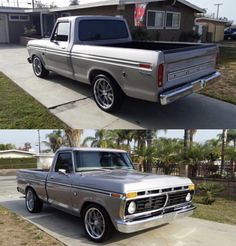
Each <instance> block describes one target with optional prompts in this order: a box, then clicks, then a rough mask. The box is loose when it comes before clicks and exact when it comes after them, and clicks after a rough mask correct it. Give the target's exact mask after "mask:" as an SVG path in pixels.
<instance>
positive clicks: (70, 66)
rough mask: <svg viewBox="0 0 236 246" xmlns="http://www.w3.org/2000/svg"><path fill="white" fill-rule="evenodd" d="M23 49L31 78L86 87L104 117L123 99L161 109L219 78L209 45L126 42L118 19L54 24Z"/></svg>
mask: <svg viewBox="0 0 236 246" xmlns="http://www.w3.org/2000/svg"><path fill="white" fill-rule="evenodd" d="M27 47H28V52H29V58H28V61H29V62H30V63H32V64H33V71H34V73H35V75H36V76H38V77H42V78H44V77H46V76H47V75H48V74H49V71H53V72H56V73H58V74H60V75H62V76H65V77H68V78H71V79H73V80H77V81H80V82H83V83H86V84H91V85H92V93H93V97H94V99H95V102H96V103H97V105H98V106H99V107H100V108H101V109H102V110H104V111H106V112H114V111H116V110H117V109H119V108H120V107H121V105H122V102H123V99H124V97H125V95H126V96H129V97H133V98H138V99H142V100H146V101H151V102H160V103H161V105H167V104H169V103H171V102H174V101H175V100H177V99H179V98H182V97H184V96H187V95H189V94H191V93H193V92H195V91H198V90H200V89H202V88H203V87H205V86H206V85H207V84H210V83H213V82H214V81H216V79H217V78H219V77H220V73H219V72H217V71H216V69H215V67H216V60H217V59H216V58H217V53H218V49H217V46H216V45H215V44H195V43H178V42H141V41H132V38H131V34H130V31H129V28H128V25H127V23H126V21H125V20H124V19H123V18H122V17H104V16H100V17H99V16H76V17H63V18H59V19H58V20H57V22H56V24H55V27H54V30H53V32H52V35H51V37H50V39H42V40H33V41H30V42H29V43H28V46H27Z"/></svg>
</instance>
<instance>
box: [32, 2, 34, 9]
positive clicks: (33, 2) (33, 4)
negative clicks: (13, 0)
mask: <svg viewBox="0 0 236 246" xmlns="http://www.w3.org/2000/svg"><path fill="white" fill-rule="evenodd" d="M32 9H34V0H32Z"/></svg>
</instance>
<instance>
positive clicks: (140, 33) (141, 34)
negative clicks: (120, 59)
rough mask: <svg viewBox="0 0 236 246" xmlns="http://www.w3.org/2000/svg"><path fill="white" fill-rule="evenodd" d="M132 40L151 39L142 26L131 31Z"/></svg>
mask: <svg viewBox="0 0 236 246" xmlns="http://www.w3.org/2000/svg"><path fill="white" fill-rule="evenodd" d="M132 38H133V40H152V37H151V35H150V34H149V33H148V32H147V31H146V30H145V29H143V28H141V27H138V28H136V29H134V30H133V31H132Z"/></svg>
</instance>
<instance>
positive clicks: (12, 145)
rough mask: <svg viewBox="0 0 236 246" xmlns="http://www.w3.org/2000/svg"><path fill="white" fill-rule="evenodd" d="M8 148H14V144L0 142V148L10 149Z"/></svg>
mask: <svg viewBox="0 0 236 246" xmlns="http://www.w3.org/2000/svg"><path fill="white" fill-rule="evenodd" d="M10 149H16V146H15V145H14V144H10V143H8V144H0V150H10Z"/></svg>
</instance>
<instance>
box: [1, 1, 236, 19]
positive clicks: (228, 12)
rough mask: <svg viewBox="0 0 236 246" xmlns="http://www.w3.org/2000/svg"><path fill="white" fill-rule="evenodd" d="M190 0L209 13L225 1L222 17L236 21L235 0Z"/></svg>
mask: <svg viewBox="0 0 236 246" xmlns="http://www.w3.org/2000/svg"><path fill="white" fill-rule="evenodd" d="M18 1H19V3H20V6H30V5H28V4H27V3H28V2H29V3H30V2H32V1H31V0H18ZM91 1H93V2H94V1H95V0H81V2H91ZM147 1H148V0H147ZM188 1H189V2H191V3H193V4H195V5H197V6H199V7H201V8H206V9H207V11H208V12H209V13H215V12H216V6H214V4H215V3H223V6H221V7H220V16H222V17H228V18H229V19H230V20H234V21H235V22H236V12H235V9H236V2H235V0H224V1H223V0H222V1H216V0H188ZM1 2H2V3H4V4H7V0H0V4H1ZM9 2H10V4H11V6H14V4H15V6H16V2H17V0H9ZM42 2H43V3H47V4H50V3H51V2H54V3H55V4H56V5H58V6H68V5H69V0H42Z"/></svg>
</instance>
